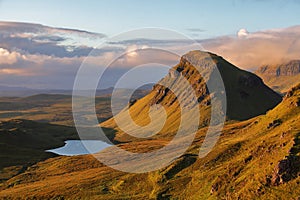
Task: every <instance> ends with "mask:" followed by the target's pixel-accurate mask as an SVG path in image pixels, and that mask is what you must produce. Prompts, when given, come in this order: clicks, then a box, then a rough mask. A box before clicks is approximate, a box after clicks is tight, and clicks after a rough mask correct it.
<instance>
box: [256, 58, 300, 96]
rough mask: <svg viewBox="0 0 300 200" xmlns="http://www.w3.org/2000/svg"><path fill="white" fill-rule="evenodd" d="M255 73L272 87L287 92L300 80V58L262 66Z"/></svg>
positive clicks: (280, 91)
mask: <svg viewBox="0 0 300 200" xmlns="http://www.w3.org/2000/svg"><path fill="white" fill-rule="evenodd" d="M255 73H256V74H257V75H258V76H260V77H261V78H262V79H263V80H264V82H265V83H266V84H267V85H268V86H270V87H271V88H272V89H274V90H275V91H277V92H279V93H285V92H287V91H288V90H289V89H290V88H291V87H293V86H295V85H296V84H298V82H299V80H300V60H292V61H290V62H287V63H283V64H278V65H266V66H262V67H260V68H259V69H258V70H257V71H256V72H255Z"/></svg>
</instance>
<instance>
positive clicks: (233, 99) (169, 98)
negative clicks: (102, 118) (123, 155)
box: [101, 51, 281, 142]
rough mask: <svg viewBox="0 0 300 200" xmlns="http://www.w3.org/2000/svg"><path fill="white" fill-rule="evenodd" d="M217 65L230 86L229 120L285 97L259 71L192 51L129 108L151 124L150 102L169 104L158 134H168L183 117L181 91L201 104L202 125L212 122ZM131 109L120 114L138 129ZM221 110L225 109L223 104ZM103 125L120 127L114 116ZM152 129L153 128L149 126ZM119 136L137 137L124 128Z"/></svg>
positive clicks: (120, 138) (188, 102) (157, 115)
mask: <svg viewBox="0 0 300 200" xmlns="http://www.w3.org/2000/svg"><path fill="white" fill-rule="evenodd" d="M216 68H218V70H219V72H220V75H221V77H222V79H223V82H224V86H225V90H226V98H227V113H226V117H227V119H228V120H245V119H249V118H251V117H254V116H257V115H260V114H264V113H265V112H266V111H268V110H269V109H272V108H273V107H275V106H276V105H277V104H278V103H279V102H280V101H281V97H280V96H279V95H278V94H277V93H275V92H274V91H273V90H271V89H270V88H268V87H267V86H266V85H264V83H263V82H262V80H261V79H260V78H259V77H257V76H256V75H254V74H252V73H250V72H247V71H244V70H241V69H238V68H237V67H235V66H234V65H232V64H231V63H229V62H227V61H226V60H224V59H223V58H222V57H220V56H217V55H215V54H212V53H207V52H201V51H191V52H189V53H187V54H186V55H184V56H182V58H181V60H180V63H179V64H177V65H176V66H174V67H173V68H172V69H171V70H170V72H169V74H168V75H167V76H166V77H165V78H163V79H162V80H161V81H160V82H158V84H156V85H155V86H154V87H153V90H152V91H151V92H150V93H149V94H148V95H147V96H145V97H144V98H142V99H140V100H138V101H137V102H136V103H135V104H133V105H132V106H130V108H127V109H129V112H130V114H131V117H132V119H133V120H134V122H135V123H136V124H138V125H141V126H145V125H147V124H148V123H149V122H150V118H149V113H148V111H149V108H150V106H153V105H154V106H155V105H158V104H159V105H162V106H163V107H164V108H165V110H166V113H167V120H166V123H165V125H164V127H163V129H162V130H161V131H160V133H159V134H158V135H157V136H156V137H159V136H161V137H165V135H166V134H169V135H170V134H172V133H176V131H177V130H178V126H179V124H180V120H181V107H180V106H181V105H180V103H179V102H178V96H179V95H181V96H183V97H184V99H185V102H184V104H185V105H184V106H186V107H191V108H193V107H195V106H196V107H197V106H198V107H199V110H200V116H201V118H200V127H204V126H206V125H208V124H209V122H210V114H211V98H216V99H218V98H219V95H218V92H220V91H208V87H207V85H206V81H205V80H208V81H210V82H211V83H212V84H215V83H214V81H216V80H214V78H213V76H214V74H215V73H216V70H217V69H216ZM199 71H201V72H202V75H203V76H205V77H202V75H201V74H200V73H199ZM182 77H184V78H185V79H186V80H187V81H188V83H189V84H190V85H191V86H192V88H193V89H194V90H195V93H196V94H195V95H196V98H197V103H196V105H194V104H192V103H193V102H192V100H191V99H193V97H191V95H190V94H187V93H186V90H185V86H183V81H182ZM163 85H171V86H174V88H175V87H176V88H179V89H178V91H179V92H178V93H179V95H177V96H175V94H174V93H173V92H172V90H171V89H168V88H166V87H164V86H163ZM222 92H224V91H222ZM210 94H212V95H210ZM212 96H214V97H212ZM220 101H221V99H220ZM191 104H192V105H191ZM127 109H125V110H124V111H123V112H121V113H120V114H119V115H118V116H117V117H118V118H119V119H120V120H121V121H122V120H123V122H124V123H123V124H124V127H125V128H126V129H127V130H129V131H130V132H131V131H132V132H134V131H135V130H132V127H133V126H132V125H131V124H130V123H127V122H128V121H126V120H128V118H127V117H125V115H126V111H127ZM218 110H220V111H222V110H223V105H222V104H221V105H220V106H219V109H218ZM153 119H156V120H157V121H163V119H164V118H163V117H162V113H161V112H157V113H155V114H154V116H153ZM101 126H103V127H109V128H115V129H118V126H117V125H116V123H115V121H114V119H113V118H112V119H110V120H108V121H106V122H104V123H102V124H101ZM157 126H159V123H157ZM191 126H192V125H191ZM149 132H151V131H150V130H149ZM115 139H116V140H118V141H123V142H124V141H132V140H134V139H135V138H133V137H130V136H129V135H127V134H125V133H122V131H120V133H119V134H117V138H115Z"/></svg>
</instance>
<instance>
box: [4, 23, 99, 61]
mask: <svg viewBox="0 0 300 200" xmlns="http://www.w3.org/2000/svg"><path fill="white" fill-rule="evenodd" d="M103 38H105V35H104V34H101V33H92V32H88V31H82V30H75V29H65V28H53V27H48V26H43V25H40V24H30V23H17V22H0V47H2V48H6V49H8V50H10V51H13V50H15V49H17V50H18V51H25V52H27V53H29V54H42V55H49V56H52V55H54V56H56V57H76V56H87V55H88V54H89V53H90V52H91V51H92V50H93V49H94V46H93V45H95V44H98V43H99V42H100V41H101V40H102V39H103Z"/></svg>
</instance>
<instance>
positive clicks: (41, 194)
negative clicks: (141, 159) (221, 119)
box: [0, 85, 300, 200]
mask: <svg viewBox="0 0 300 200" xmlns="http://www.w3.org/2000/svg"><path fill="white" fill-rule="evenodd" d="M299 120H300V85H299V86H298V87H296V88H294V89H292V90H291V91H290V92H289V93H288V94H287V95H286V97H285V98H284V100H283V101H282V103H280V104H279V105H278V106H276V107H275V108H274V109H272V110H271V111H269V112H268V113H267V114H266V115H261V116H259V117H255V118H252V119H249V120H247V121H243V122H237V123H229V124H227V125H225V127H224V129H223V132H222V135H221V138H220V140H219V142H218V144H217V145H216V146H215V148H214V149H213V150H212V151H211V152H210V153H209V154H208V155H207V156H206V157H204V158H202V159H200V158H198V155H197V154H198V151H199V147H200V146H201V143H202V141H203V136H204V134H205V131H206V128H201V129H200V130H199V131H198V134H197V136H196V138H195V142H194V143H193V145H192V146H191V148H190V149H189V151H188V152H187V153H186V154H185V155H183V156H181V157H180V158H178V159H176V160H175V161H174V163H173V164H171V165H170V166H168V167H166V168H164V169H161V170H158V171H155V172H151V173H144V174H129V173H123V172H119V171H116V170H113V169H111V168H109V167H107V166H104V165H103V164H101V163H100V162H98V161H97V160H95V159H94V158H93V157H92V156H75V157H58V158H53V159H49V160H47V161H45V162H40V163H38V164H37V165H35V166H34V167H32V168H30V169H28V170H26V171H25V172H24V173H22V174H20V175H18V176H16V177H14V178H12V179H10V180H8V181H7V182H6V183H4V184H3V185H2V191H1V192H0V198H4V197H6V198H18V197H24V196H27V197H28V198H65V199H74V198H88V199H174V198H175V199H176V198H177V199H226V198H227V199H268V200H269V199H274V200H275V199H276V200H277V199H297V198H298V197H299V196H300V191H299V184H300V177H299V171H300V167H299V166H300V165H299V156H300V124H299ZM122 145H127V146H130V148H131V150H132V151H139V150H140V151H144V150H145V148H148V150H150V149H152V148H154V149H155V148H157V147H159V146H160V145H165V143H162V141H160V140H158V139H157V140H144V141H136V142H132V143H127V144H120V146H122ZM130 148H127V149H130ZM152 150H153V149H152ZM111 153H113V152H111Z"/></svg>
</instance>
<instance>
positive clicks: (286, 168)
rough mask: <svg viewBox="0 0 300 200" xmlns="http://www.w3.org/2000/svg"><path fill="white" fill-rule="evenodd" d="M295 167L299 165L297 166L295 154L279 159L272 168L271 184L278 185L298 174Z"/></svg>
mask: <svg viewBox="0 0 300 200" xmlns="http://www.w3.org/2000/svg"><path fill="white" fill-rule="evenodd" d="M297 168H299V166H297V157H296V156H288V157H287V158H286V159H284V160H281V161H279V162H278V164H277V166H276V167H275V169H274V172H273V175H272V179H271V184H272V185H274V186H278V185H280V184H283V183H286V182H288V181H290V180H291V179H292V178H294V177H296V176H297V175H298V174H297V172H298V169H297Z"/></svg>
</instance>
